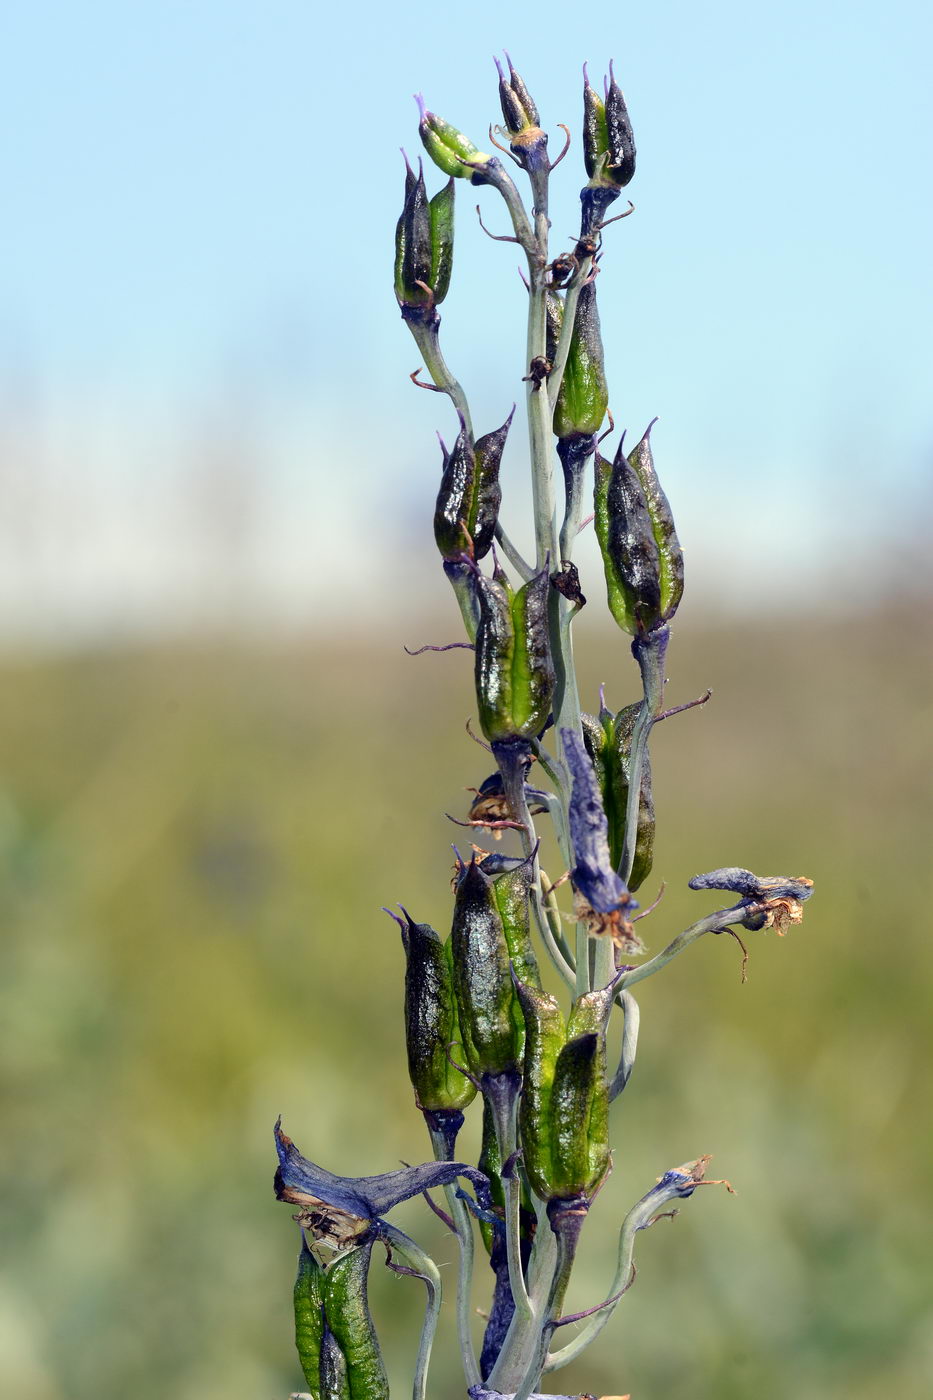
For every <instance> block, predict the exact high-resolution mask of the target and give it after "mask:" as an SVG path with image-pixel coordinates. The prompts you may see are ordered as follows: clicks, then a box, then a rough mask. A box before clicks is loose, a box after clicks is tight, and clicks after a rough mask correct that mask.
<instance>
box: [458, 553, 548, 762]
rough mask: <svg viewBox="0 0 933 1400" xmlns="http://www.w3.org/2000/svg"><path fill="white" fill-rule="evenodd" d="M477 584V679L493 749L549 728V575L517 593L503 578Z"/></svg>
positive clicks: (482, 715)
mask: <svg viewBox="0 0 933 1400" xmlns="http://www.w3.org/2000/svg"><path fill="white" fill-rule="evenodd" d="M476 584H477V596H478V599H479V623H478V626H477V629H476V642H475V679H476V700H477V707H478V709H479V719H480V724H481V726H482V730H483V733H484V734H485V736H486V738H487V739H488V740H489V741H490V743H492V744H496V743H507V742H509V741H512V740H515V739H530V738H533V737H536V736H537V735H538V734H540V733H541V731H542V730H543V729H544V727H545V725H546V724H547V721H548V717H549V715H550V712H551V701H552V698H553V695H554V664H553V661H552V659H551V646H550V638H549V633H548V591H549V588H550V580H549V578H548V571H547V569H542V570H541V572H540V573H538V574H535V575H534V577H533V578H531V579H529V580H528V582H527V583H526V584H524V585H523V587H521V588H520V589H519V590H518V592H515V593H513V592H512V590H511V588H510V587H509V585H508V583H507V581H506V580H505V578H504V575H501V573H500V575H499V577H495V576H494V577H493V578H491V579H490V578H486V577H484V576H483V575H479V576H478V577H477V580H476Z"/></svg>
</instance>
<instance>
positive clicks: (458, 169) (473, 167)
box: [415, 95, 493, 185]
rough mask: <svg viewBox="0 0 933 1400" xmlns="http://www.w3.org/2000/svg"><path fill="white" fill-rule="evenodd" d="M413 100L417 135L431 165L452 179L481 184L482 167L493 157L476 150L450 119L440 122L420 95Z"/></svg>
mask: <svg viewBox="0 0 933 1400" xmlns="http://www.w3.org/2000/svg"><path fill="white" fill-rule="evenodd" d="M415 101H416V102H417V103H418V110H419V112H420V114H421V120H420V121H419V123H418V135H419V136H420V137H421V143H422V145H423V146H424V149H425V150H426V151H427V153H428V155H429V156H430V157H431V159H432V160H433V161H434V164H435V165H436V166H437V167H438V168H439V169H440V170H443V172H444V174H445V175H451V176H453V177H454V178H455V179H460V180H470V181H471V182H472V183H473V184H474V185H481V184H484V183H485V178H484V176H483V167H484V166H485V165H487V164H488V163H489V162H490V161H491V160H492V159H493V157H492V156H490V155H487V154H486V153H485V152H483V151H480V150H478V149H477V148H476V146H474V145H473V142H472V141H470V140H469V138H468V137H466V136H464V134H463V132H462V131H458V130H457V128H456V127H455V126H452V125H451V124H450V122H447V121H444V119H443V117H439V116H437V114H436V113H435V112H429V111H428V110H427V108H426V107H425V104H424V98H423V97H421V96H420V95H419V96H418V97H416V98H415Z"/></svg>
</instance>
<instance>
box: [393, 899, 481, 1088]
mask: <svg viewBox="0 0 933 1400" xmlns="http://www.w3.org/2000/svg"><path fill="white" fill-rule="evenodd" d="M403 913H405V921H404V922H403V923H402V924H401V930H402V943H403V945H404V948H405V1043H406V1047H407V1050H408V1074H409V1077H410V1079H411V1083H412V1088H413V1089H414V1091H415V1101H416V1103H417V1104H418V1107H419V1108H420V1109H421V1110H422V1111H428V1112H432V1113H437V1112H439V1111H444V1110H449V1109H464V1108H466V1106H467V1104H469V1103H471V1102H472V1100H473V1098H474V1097H475V1095H476V1088H475V1086H474V1085H473V1084H471V1083H470V1081H469V1080H468V1079H467V1078H466V1077H465V1076H464V1075H463V1074H461V1073H460V1071H459V1070H458V1069H455V1068H454V1066H453V1065H452V1064H451V1063H450V1057H449V1055H448V1053H447V1047H448V1046H449V1045H450V1044H451V1043H452V1042H454V1041H457V1040H459V1039H460V1031H459V1025H458V1021H457V1003H456V1000H455V999H454V989H453V969H452V965H451V958H450V945H449V943H448V944H444V943H442V942H441V939H440V937H439V935H438V934H437V933H435V931H434V929H433V928H431V926H430V924H416V923H415V922H414V920H413V919H412V918H411V917H410V915H409V914H407V913H406V912H405V911H404V910H403Z"/></svg>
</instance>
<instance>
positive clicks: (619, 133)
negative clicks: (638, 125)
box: [603, 63, 635, 189]
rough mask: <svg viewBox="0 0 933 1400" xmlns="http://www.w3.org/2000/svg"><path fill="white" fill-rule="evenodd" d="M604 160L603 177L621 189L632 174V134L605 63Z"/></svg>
mask: <svg viewBox="0 0 933 1400" xmlns="http://www.w3.org/2000/svg"><path fill="white" fill-rule="evenodd" d="M606 137H607V159H606V164H605V167H604V170H603V173H604V175H605V176H606V178H607V179H609V180H611V181H612V183H613V184H614V185H617V186H618V187H619V189H624V188H625V186H626V185H627V184H628V183H629V181H630V180H631V179H632V176H633V175H634V174H635V137H634V134H633V132H632V123H631V121H630V120H629V114H628V108H627V107H626V105H625V98H624V97H623V96H622V89H621V88H620V87H619V84H618V83H617V82H616V80H615V74H614V73H613V71H612V64H611V63H610V65H609V90H608V92H607V93H606Z"/></svg>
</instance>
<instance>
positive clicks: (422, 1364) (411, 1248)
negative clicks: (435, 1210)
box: [379, 1220, 442, 1400]
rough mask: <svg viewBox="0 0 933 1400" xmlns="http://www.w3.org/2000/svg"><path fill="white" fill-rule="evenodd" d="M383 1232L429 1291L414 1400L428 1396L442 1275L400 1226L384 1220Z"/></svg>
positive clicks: (416, 1367) (439, 1307) (381, 1232)
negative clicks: (429, 1369) (399, 1228)
mask: <svg viewBox="0 0 933 1400" xmlns="http://www.w3.org/2000/svg"><path fill="white" fill-rule="evenodd" d="M379 1230H380V1235H381V1236H382V1238H383V1239H384V1240H386V1241H387V1242H388V1244H389V1245H391V1247H392V1251H393V1253H394V1254H397V1255H398V1256H399V1257H400V1258H401V1259H404V1261H405V1264H406V1266H407V1269H408V1271H409V1272H411V1273H413V1274H415V1275H416V1277H418V1278H420V1279H421V1280H422V1281H423V1282H424V1285H425V1287H426V1288H427V1291H428V1301H427V1307H426V1309H425V1314H424V1326H423V1327H422V1329H421V1342H420V1344H419V1347H418V1359H417V1361H416V1362H415V1379H414V1385H413V1386H412V1400H426V1396H427V1389H428V1366H429V1365H430V1361H431V1348H432V1346H433V1345H434V1333H435V1332H436V1330H437V1321H438V1318H439V1317H440V1313H441V1291H442V1289H441V1275H440V1271H439V1270H438V1267H437V1265H436V1264H435V1262H434V1260H433V1259H432V1258H431V1257H430V1256H429V1255H427V1254H425V1252H424V1250H423V1249H420V1248H419V1247H418V1245H416V1244H415V1242H414V1240H412V1239H409V1237H408V1235H406V1234H403V1233H402V1231H401V1230H398V1229H396V1227H395V1226H394V1225H390V1224H389V1223H388V1221H385V1220H383V1221H381V1222H380V1226H379Z"/></svg>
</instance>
